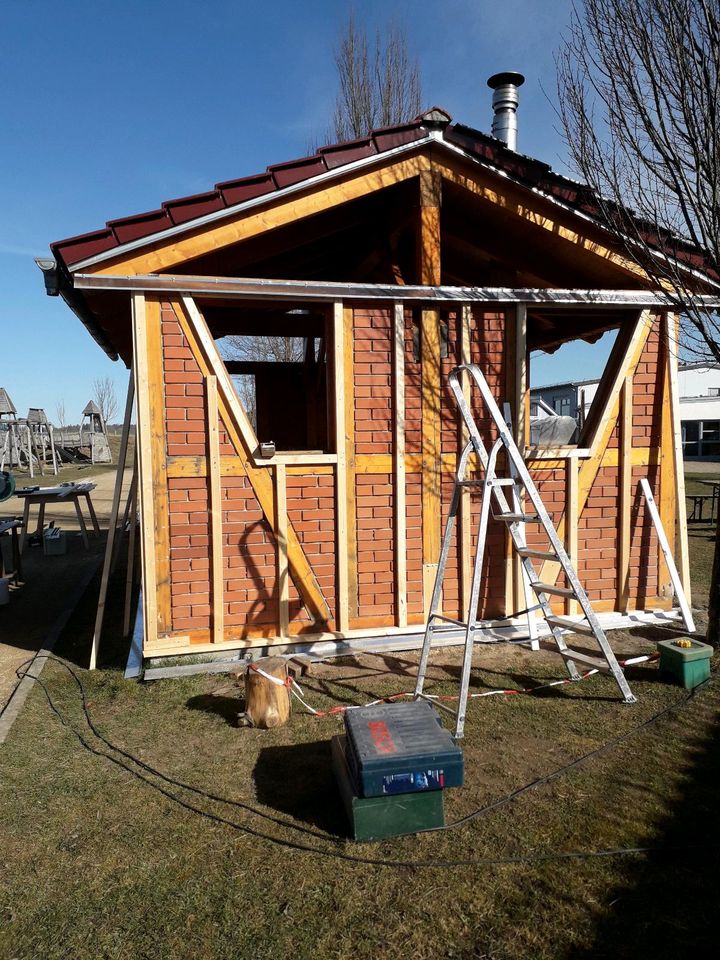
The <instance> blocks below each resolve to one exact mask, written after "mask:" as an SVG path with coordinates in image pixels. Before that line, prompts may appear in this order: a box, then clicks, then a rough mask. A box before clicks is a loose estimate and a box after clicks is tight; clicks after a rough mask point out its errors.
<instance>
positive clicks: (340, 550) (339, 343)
mask: <svg viewBox="0 0 720 960" xmlns="http://www.w3.org/2000/svg"><path fill="white" fill-rule="evenodd" d="M332 327H333V365H332V370H333V382H334V386H335V390H334V417H333V420H334V424H335V451H336V453H337V469H336V472H335V557H336V561H337V562H336V569H337V590H336V596H337V617H338V621H337V622H338V629H339V630H340V633H347V632H348V630H349V629H350V613H349V605H348V585H349V582H350V576H349V569H348V553H349V550H348V501H347V447H346V441H347V437H346V433H345V409H346V406H345V318H344V315H343V304H342V300H337V301H336V302H335V304H334V306H333V317H332Z"/></svg>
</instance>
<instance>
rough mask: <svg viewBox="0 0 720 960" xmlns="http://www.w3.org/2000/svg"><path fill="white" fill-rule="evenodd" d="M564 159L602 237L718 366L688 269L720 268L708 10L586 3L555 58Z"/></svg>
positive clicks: (717, 45)
mask: <svg viewBox="0 0 720 960" xmlns="http://www.w3.org/2000/svg"><path fill="white" fill-rule="evenodd" d="M557 66H558V95H559V101H560V118H561V121H562V127H563V131H564V134H565V139H566V141H567V145H568V149H569V151H570V156H571V158H572V160H573V162H574V164H575V166H576V168H577V170H578V172H579V173H580V175H581V177H582V179H583V180H584V181H585V182H586V183H587V184H589V186H590V187H592V189H593V192H594V194H595V196H594V197H593V201H594V202H595V203H598V204H599V207H600V212H601V215H602V218H603V220H604V221H605V224H606V226H608V227H609V228H610V230H612V231H613V233H614V234H615V235H616V237H617V238H618V239H619V240H620V241H621V242H622V243H623V244H624V246H625V249H626V251H627V253H628V255H629V256H630V257H631V258H632V259H633V260H635V261H636V262H637V263H638V264H640V266H642V267H643V269H644V270H645V271H646V272H647V273H648V274H649V275H650V277H651V278H652V279H653V280H654V281H655V283H656V286H657V287H658V288H667V287H668V286H669V289H670V290H671V291H672V300H673V304H674V306H675V307H676V308H677V309H678V310H679V311H680V312H681V313H682V314H683V316H684V318H685V322H684V323H683V325H682V339H683V346H684V348H685V349H686V350H690V351H692V352H693V353H695V354H697V355H699V356H705V357H708V356H710V357H712V358H713V359H714V360H715V361H717V362H720V315H718V313H717V312H709V311H707V310H705V309H703V308H702V306H701V305H699V303H698V301H697V300H696V298H695V297H694V296H693V292H694V291H697V290H698V287H699V284H698V282H697V280H696V279H695V278H694V277H693V275H692V272H691V270H690V269H689V268H688V267H689V266H694V267H699V268H700V269H702V270H703V272H707V271H710V272H711V273H713V272H714V273H717V272H718V269H719V266H720V165H719V161H718V152H719V150H720V113H719V110H720V107H719V103H720V72H719V71H720V20H719V15H718V7H717V5H716V4H715V3H707V2H705V0H584V2H583V3H582V4H581V5H580V6H579V7H578V8H576V11H575V14H574V17H573V21H572V25H571V29H570V32H569V35H568V36H567V37H566V39H565V42H564V45H563V46H562V48H561V51H560V53H559V55H558V58H557Z"/></svg>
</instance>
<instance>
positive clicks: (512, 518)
mask: <svg viewBox="0 0 720 960" xmlns="http://www.w3.org/2000/svg"><path fill="white" fill-rule="evenodd" d="M493 517H494V518H495V519H496V520H503V521H504V522H505V523H540V517H539V516H538V515H537V514H536V513H494V514H493Z"/></svg>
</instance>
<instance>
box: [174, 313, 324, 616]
mask: <svg viewBox="0 0 720 960" xmlns="http://www.w3.org/2000/svg"><path fill="white" fill-rule="evenodd" d="M173 307H174V309H175V314H176V316H177V318H178V320H179V322H180V326H181V328H182V330H183V333H184V334H185V337H186V339H187V341H188V344H189V345H190V349H191V350H192V351H193V355H194V356H195V358H196V359H197V361H198V364H199V366H200V369H201V371H202V372H203V374H204V375H205V376H208V375H209V374H212V375H214V376H215V377H217V383H218V407H219V412H220V415H221V416H222V418H223V422H224V424H225V429H226V430H227V432H228V435H229V437H230V439H231V441H232V443H233V445H234V446H235V449H236V450H237V451H238V457H239V458H240V459H241V460H243V464H244V469H245V472H246V474H247V477H248V480H249V481H250V484H251V486H252V488H253V492H254V493H255V496H256V497H257V500H258V503H259V504H260V508H261V510H262V511H263V513H264V514H265V517H266V519H267V521H268V523H269V524H270V526H271V527H273V528H274V526H275V498H274V493H273V483H272V479H271V477H270V475H269V472H268V470H267V468H266V467H256V466H254V465H253V463H252V461H251V457H250V454H251V451H252V450H253V449H255V448H256V447H257V439H256V438H255V433H254V431H253V428H252V425H251V424H250V421H249V420H248V418H247V415H246V413H245V411H244V410H243V407H242V404H241V403H240V401H239V399H238V397H237V394H236V393H235V390H234V388H233V386H232V382H231V381H230V377H229V376H228V373H227V371H226V370H225V367H224V365H223V362H222V360H221V358H220V354H219V353H218V351H217V347H216V346H215V342H214V340H213V339H212V335H211V334H210V331H209V330H208V328H207V324H206V323H205V320H204V318H203V316H202V314H201V313H200V311H199V310H198V308H197V307H196V305H195V303H194V301H193V300H191V299H189V298H187V297H184V298H183V299H182V301H173ZM288 560H289V563H290V569H291V570H292V573H293V578H294V580H295V583H296V585H297V588H298V591H299V593H300V594H301V596H302V598H303V601H304V603H305V604H306V606H307V608H308V610H309V611H310V613H311V614H312V615H313V616H314V617H315V618H316V619H317V620H319V621H321V622H327V621H328V620H330V619H331V613H330V608H329V607H328V604H327V601H326V600H325V598H324V597H323V595H322V591H321V590H320V586H319V584H318V582H317V578H316V577H315V573H314V572H313V569H312V567H311V566H310V563H309V561H308V559H307V557H306V556H305V553H304V551H303V549H302V545H301V544H300V541H299V540H298V538H297V534H296V533H295V530H294V529H293V527H292V524H288Z"/></svg>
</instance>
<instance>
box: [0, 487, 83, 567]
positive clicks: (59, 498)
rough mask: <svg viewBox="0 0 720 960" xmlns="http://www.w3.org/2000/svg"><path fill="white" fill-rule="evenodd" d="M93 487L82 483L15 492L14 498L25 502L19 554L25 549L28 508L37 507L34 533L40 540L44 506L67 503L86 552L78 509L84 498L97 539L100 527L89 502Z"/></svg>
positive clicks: (28, 520) (30, 488) (79, 510)
mask: <svg viewBox="0 0 720 960" xmlns="http://www.w3.org/2000/svg"><path fill="white" fill-rule="evenodd" d="M95 487H96V484H94V483H91V482H90V481H84V482H82V483H62V484H60V486H57V487H25V488H23V489H20V490H16V491H15V496H16V497H20V498H21V499H22V500H24V501H25V509H24V512H23V519H22V526H23V532H22V536H21V537H20V553H22V551H23V549H24V547H25V537H26V536H27V532H28V529H29V522H30V507H31V506H37V508H38V522H37V528H36V533H37V534H38V536H40V537H41V538H42V534H43V529H44V524H45V507H46V505H47V504H54V505H57V504H59V503H69V502H72V503H73V504H74V505H75V513H76V514H77V518H78V523H79V524H80V532H81V534H82V538H83V543H84V544H85V549H86V550H88V549H89V548H90V542H89V540H88V533H87V527H86V525H85V518H84V517H83V514H82V510H81V509H80V498H81V497H84V498H85V504H86V506H87V512H88V515H89V517H90V520H91V522H92V525H93V531H94V533H95V536H96V537H99V536H100V525H99V524H98V521H97V517H96V516H95V510H94V508H93V505H92V501H91V500H90V494H91V492H92V491H93V490H94V489H95Z"/></svg>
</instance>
